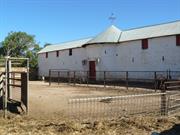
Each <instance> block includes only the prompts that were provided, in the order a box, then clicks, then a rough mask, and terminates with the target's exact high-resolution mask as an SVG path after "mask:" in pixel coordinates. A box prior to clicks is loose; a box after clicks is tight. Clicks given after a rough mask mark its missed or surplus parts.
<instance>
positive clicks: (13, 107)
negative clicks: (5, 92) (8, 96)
mask: <svg viewBox="0 0 180 135" xmlns="http://www.w3.org/2000/svg"><path fill="white" fill-rule="evenodd" d="M18 107H19V108H22V107H21V103H20V102H18V101H14V100H9V101H8V103H7V110H8V111H9V112H11V113H14V114H20V113H21V112H20V111H19V110H18ZM2 110H3V97H0V111H2Z"/></svg>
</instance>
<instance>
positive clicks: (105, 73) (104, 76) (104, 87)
mask: <svg viewBox="0 0 180 135" xmlns="http://www.w3.org/2000/svg"><path fill="white" fill-rule="evenodd" d="M105 87H106V71H104V88H105Z"/></svg>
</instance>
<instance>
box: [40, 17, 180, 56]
mask: <svg viewBox="0 0 180 135" xmlns="http://www.w3.org/2000/svg"><path fill="white" fill-rule="evenodd" d="M177 34H180V20H179V21H175V22H170V23H166V24H159V25H153V26H146V27H141V28H136V29H131V30H125V31H121V30H120V29H118V28H117V27H115V26H113V25H112V26H110V27H109V28H108V29H106V30H105V31H104V32H102V33H100V34H99V35H97V36H96V37H94V38H87V39H82V40H76V41H71V42H66V43H60V44H55V45H50V46H47V47H45V48H44V49H42V50H41V51H40V52H38V53H44V52H51V51H56V50H64V49H70V48H77V47H82V46H85V45H89V44H98V43H121V42H125V41H131V40H139V39H145V38H153V37H161V36H169V35H177Z"/></svg>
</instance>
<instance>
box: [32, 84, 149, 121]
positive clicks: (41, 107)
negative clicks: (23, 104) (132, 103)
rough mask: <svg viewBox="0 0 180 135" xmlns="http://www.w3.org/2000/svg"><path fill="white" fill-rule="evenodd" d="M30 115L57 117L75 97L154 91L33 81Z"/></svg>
mask: <svg viewBox="0 0 180 135" xmlns="http://www.w3.org/2000/svg"><path fill="white" fill-rule="evenodd" d="M29 90H30V91H29V94H30V97H29V100H30V106H29V108H30V109H29V110H30V112H29V115H30V116H32V117H48V118H49V117H56V116H58V115H60V116H61V115H62V114H63V113H64V112H65V110H66V109H67V106H68V105H67V103H68V99H70V98H75V97H97V96H113V95H128V94H140V93H141V94H142V93H149V92H152V91H146V90H143V89H138V90H137V89H129V90H126V89H125V88H120V89H115V88H113V87H112V88H105V89H104V87H92V86H90V87H86V85H85V86H73V85H72V86H68V85H67V84H60V85H57V84H55V83H53V84H52V85H51V86H49V84H48V83H47V82H46V83H45V82H41V81H31V82H30V84H29Z"/></svg>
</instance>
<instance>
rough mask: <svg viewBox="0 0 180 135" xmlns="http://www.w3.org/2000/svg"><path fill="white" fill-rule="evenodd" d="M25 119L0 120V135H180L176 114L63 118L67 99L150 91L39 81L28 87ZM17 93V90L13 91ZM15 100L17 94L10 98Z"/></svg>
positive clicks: (21, 116) (18, 116) (14, 115)
mask: <svg viewBox="0 0 180 135" xmlns="http://www.w3.org/2000/svg"><path fill="white" fill-rule="evenodd" d="M29 90H30V91H29V94H30V95H29V96H30V97H29V103H30V106H29V115H28V116H26V115H17V114H10V115H9V116H8V119H3V118H0V135H7V134H10V135H11V134H16V135H19V134H25V135H26V134H28V135H31V134H32V135H39V134H41V135H43V134H47V135H49V134H58V135H95V134H97V135H101V134H103V135H151V134H152V133H153V132H158V133H161V135H179V134H180V114H176V115H174V116H168V117H157V116H142V115H138V116H122V117H117V118H115V119H114V118H113V119H106V120H105V119H104V120H82V121H75V120H73V119H68V117H66V116H65V115H66V113H67V112H66V110H67V107H68V99H69V98H75V97H97V96H113V95H129V94H142V93H152V92H153V91H151V90H144V89H133V88H131V89H129V90H126V89H125V88H118V89H115V88H106V89H104V88H103V87H85V86H68V85H66V84H60V85H57V84H52V85H51V86H49V84H48V83H44V82H41V81H31V82H30V84H29ZM17 91H18V90H17ZM14 97H18V92H17V93H15V94H14Z"/></svg>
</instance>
